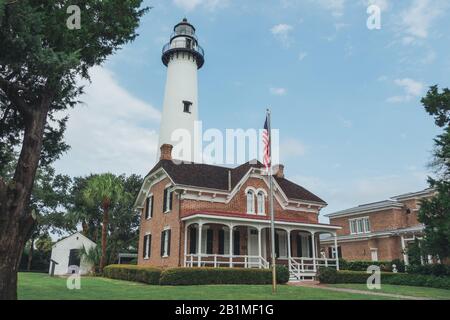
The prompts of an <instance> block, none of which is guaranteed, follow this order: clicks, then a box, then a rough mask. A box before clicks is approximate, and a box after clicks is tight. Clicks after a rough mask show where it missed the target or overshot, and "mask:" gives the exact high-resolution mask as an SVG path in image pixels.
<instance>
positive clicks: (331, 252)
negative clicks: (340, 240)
mask: <svg viewBox="0 0 450 320" xmlns="http://www.w3.org/2000/svg"><path fill="white" fill-rule="evenodd" d="M328 258H330V259H331V258H333V249H332V248H331V247H328Z"/></svg>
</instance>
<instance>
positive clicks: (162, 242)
mask: <svg viewBox="0 0 450 320" xmlns="http://www.w3.org/2000/svg"><path fill="white" fill-rule="evenodd" d="M165 233H166V231H163V232H161V257H162V256H163V255H164V235H165Z"/></svg>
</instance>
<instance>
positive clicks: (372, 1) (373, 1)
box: [363, 0, 389, 11]
mask: <svg viewBox="0 0 450 320" xmlns="http://www.w3.org/2000/svg"><path fill="white" fill-rule="evenodd" d="M363 5H365V6H366V7H369V6H371V5H376V6H378V7H379V8H380V9H381V11H385V10H387V9H388V8H389V1H388V0H363Z"/></svg>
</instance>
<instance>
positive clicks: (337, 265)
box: [334, 232, 339, 270]
mask: <svg viewBox="0 0 450 320" xmlns="http://www.w3.org/2000/svg"><path fill="white" fill-rule="evenodd" d="M334 257H335V258H336V270H339V250H338V243H337V233H336V232H335V233H334Z"/></svg>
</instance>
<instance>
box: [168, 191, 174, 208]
mask: <svg viewBox="0 0 450 320" xmlns="http://www.w3.org/2000/svg"><path fill="white" fill-rule="evenodd" d="M172 200H173V192H170V197H169V211H170V210H172Z"/></svg>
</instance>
